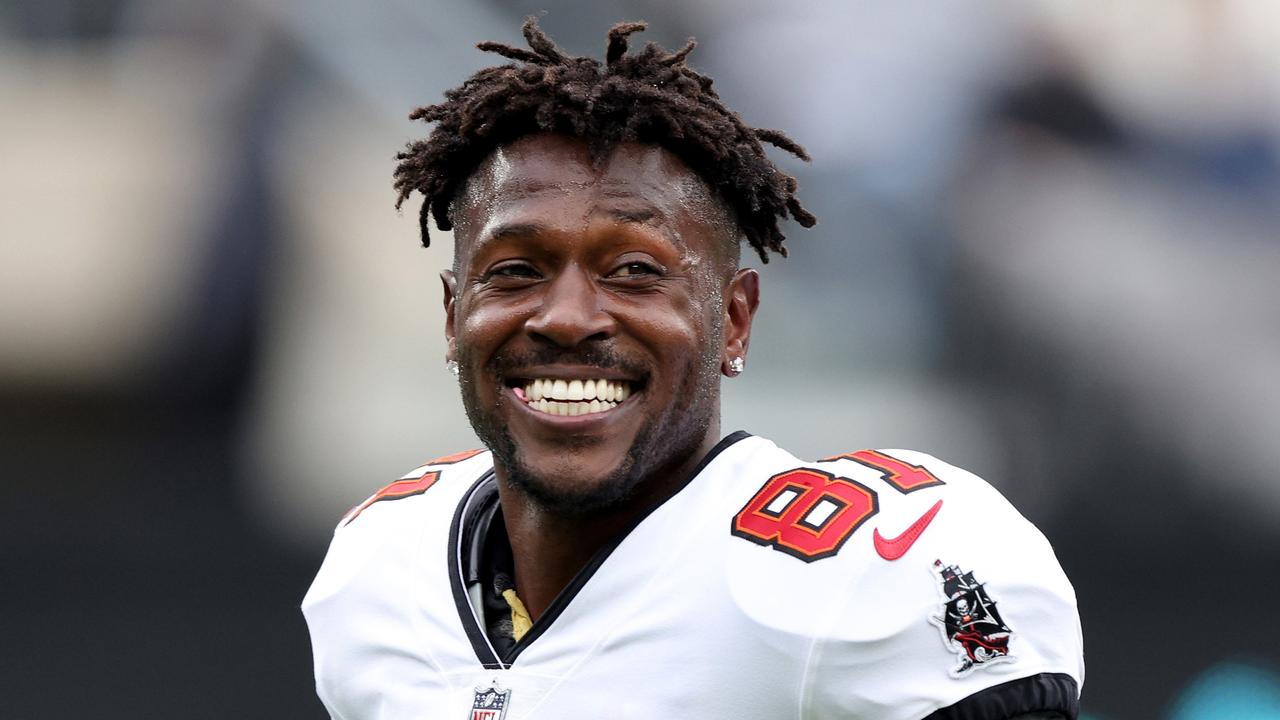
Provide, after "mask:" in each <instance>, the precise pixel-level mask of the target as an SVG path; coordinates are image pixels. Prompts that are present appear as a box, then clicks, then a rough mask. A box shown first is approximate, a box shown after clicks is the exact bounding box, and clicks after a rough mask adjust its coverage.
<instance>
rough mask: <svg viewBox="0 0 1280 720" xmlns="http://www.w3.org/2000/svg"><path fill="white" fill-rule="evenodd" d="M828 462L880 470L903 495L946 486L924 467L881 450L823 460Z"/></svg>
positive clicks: (887, 480)
mask: <svg viewBox="0 0 1280 720" xmlns="http://www.w3.org/2000/svg"><path fill="white" fill-rule="evenodd" d="M827 460H853V461H855V462H860V463H862V464H863V465H866V466H867V467H869V468H873V469H875V470H879V471H880V472H882V473H884V475H882V476H881V477H882V478H883V479H884V481H885V482H887V483H889V484H890V485H892V486H894V487H895V488H897V489H898V492H901V493H909V492H914V491H916V490H923V489H924V488H927V487H933V486H935V485H945V484H946V483H944V482H942V481H941V480H939V479H938V476H936V475H934V474H933V473H931V472H929V471H928V470H927V469H925V468H924V467H921V466H920V465H912V464H910V463H905V462H903V461H901V460H899V459H897V458H895V457H891V456H889V455H885V454H884V453H882V452H880V451H879V450H859V451H857V452H851V453H844V454H843V455H832V456H831V457H829V458H823V461H824V462H825V461H827Z"/></svg>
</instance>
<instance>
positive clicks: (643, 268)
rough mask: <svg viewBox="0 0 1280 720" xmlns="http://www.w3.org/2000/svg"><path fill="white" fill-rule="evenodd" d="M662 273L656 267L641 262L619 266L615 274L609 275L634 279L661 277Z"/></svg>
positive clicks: (610, 274) (610, 275)
mask: <svg viewBox="0 0 1280 720" xmlns="http://www.w3.org/2000/svg"><path fill="white" fill-rule="evenodd" d="M661 274H662V271H661V270H660V269H658V268H657V267H656V266H654V265H652V264H650V263H647V262H640V261H632V262H628V263H624V264H622V265H619V266H618V267H617V268H616V269H614V271H613V272H611V273H609V277H614V278H634V277H645V276H650V277H652V276H655V275H661Z"/></svg>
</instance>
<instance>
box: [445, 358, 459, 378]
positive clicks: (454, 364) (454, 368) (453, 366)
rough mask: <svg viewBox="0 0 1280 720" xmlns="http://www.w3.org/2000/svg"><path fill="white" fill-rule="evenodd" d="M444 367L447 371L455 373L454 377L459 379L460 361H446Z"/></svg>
mask: <svg viewBox="0 0 1280 720" xmlns="http://www.w3.org/2000/svg"><path fill="white" fill-rule="evenodd" d="M444 367H445V369H446V370H448V371H449V372H451V373H453V376H454V377H458V361H457V360H446V361H445V363H444Z"/></svg>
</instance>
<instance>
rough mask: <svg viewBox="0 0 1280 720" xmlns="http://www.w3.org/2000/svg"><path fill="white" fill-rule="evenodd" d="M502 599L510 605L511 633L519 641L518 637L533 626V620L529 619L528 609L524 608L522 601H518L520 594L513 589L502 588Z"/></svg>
mask: <svg viewBox="0 0 1280 720" xmlns="http://www.w3.org/2000/svg"><path fill="white" fill-rule="evenodd" d="M502 599H503V600H506V601H507V604H508V605H510V606H511V635H512V637H514V638H515V639H516V642H520V638H522V637H524V634H525V633H527V632H529V628H531V627H533V620H531V619H529V611H528V610H525V609H524V603H523V602H521V601H520V596H519V595H517V594H516V591H515V590H514V589H512V588H508V589H506V590H503V591H502Z"/></svg>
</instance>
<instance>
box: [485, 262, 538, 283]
mask: <svg viewBox="0 0 1280 720" xmlns="http://www.w3.org/2000/svg"><path fill="white" fill-rule="evenodd" d="M539 277H541V276H540V275H539V274H538V271H537V269H536V268H534V267H533V266H532V265H530V264H529V263H526V262H505V263H502V264H500V265H496V266H494V267H492V268H490V269H489V272H487V273H485V275H484V278H483V279H484V280H536V279H537V278H539Z"/></svg>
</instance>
